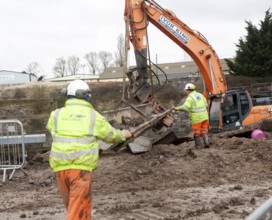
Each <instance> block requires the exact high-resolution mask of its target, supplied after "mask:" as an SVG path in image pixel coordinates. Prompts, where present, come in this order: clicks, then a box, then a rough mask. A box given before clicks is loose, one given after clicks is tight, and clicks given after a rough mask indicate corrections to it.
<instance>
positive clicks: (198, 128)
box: [192, 120, 209, 137]
mask: <svg viewBox="0 0 272 220" xmlns="http://www.w3.org/2000/svg"><path fill="white" fill-rule="evenodd" d="M192 130H193V131H194V136H195V137H198V136H200V135H202V134H207V133H208V131H209V121H208V120H205V121H203V122H200V123H196V124H193V125H192Z"/></svg>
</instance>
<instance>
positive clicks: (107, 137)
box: [104, 127, 114, 141]
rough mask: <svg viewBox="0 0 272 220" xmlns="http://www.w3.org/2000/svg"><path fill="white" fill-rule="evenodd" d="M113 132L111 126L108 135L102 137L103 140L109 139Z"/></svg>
mask: <svg viewBox="0 0 272 220" xmlns="http://www.w3.org/2000/svg"><path fill="white" fill-rule="evenodd" d="M113 133H114V129H113V127H111V130H110V132H109V133H108V135H107V136H106V137H105V138H104V140H105V141H107V140H109V139H110V138H111V137H112V135H113Z"/></svg>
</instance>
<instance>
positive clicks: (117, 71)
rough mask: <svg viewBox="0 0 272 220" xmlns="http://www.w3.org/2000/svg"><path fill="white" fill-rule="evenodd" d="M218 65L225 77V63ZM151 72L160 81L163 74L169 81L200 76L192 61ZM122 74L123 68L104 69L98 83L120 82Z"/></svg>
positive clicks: (172, 64) (165, 65)
mask: <svg viewBox="0 0 272 220" xmlns="http://www.w3.org/2000/svg"><path fill="white" fill-rule="evenodd" d="M220 63H221V66H222V70H223V73H224V74H225V75H227V74H229V68H228V66H227V63H226V61H225V60H224V59H221V60H220ZM131 68H133V67H131ZM152 70H153V72H154V73H155V74H157V76H158V78H159V79H161V80H163V79H164V78H165V74H166V76H167V79H169V80H171V79H183V78H189V77H199V76H201V74H200V72H199V69H198V67H197V65H196V64H195V62H193V61H187V62H176V63H162V64H158V65H157V66H155V65H153V66H152ZM123 74H124V69H123V67H109V68H106V69H105V71H104V72H103V73H102V74H101V75H100V77H99V81H122V80H123Z"/></svg>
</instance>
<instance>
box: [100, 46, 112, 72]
mask: <svg viewBox="0 0 272 220" xmlns="http://www.w3.org/2000/svg"><path fill="white" fill-rule="evenodd" d="M98 57H99V59H100V61H101V64H102V72H103V71H104V70H105V69H106V68H107V67H109V66H110V62H111V60H112V59H113V58H112V54H111V53H110V52H107V51H100V52H99V53H98Z"/></svg>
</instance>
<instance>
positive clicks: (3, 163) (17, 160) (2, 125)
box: [0, 120, 27, 182]
mask: <svg viewBox="0 0 272 220" xmlns="http://www.w3.org/2000/svg"><path fill="white" fill-rule="evenodd" d="M25 164H26V151H25V142H24V129H23V125H22V123H21V122H20V121H18V120H0V171H2V172H3V182H5V181H6V176H7V174H8V178H9V179H12V177H13V175H14V173H15V171H16V170H18V169H19V170H21V171H22V172H23V173H24V174H25V175H27V173H26V172H25V171H24V170H23V168H24V166H25Z"/></svg>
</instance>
